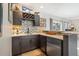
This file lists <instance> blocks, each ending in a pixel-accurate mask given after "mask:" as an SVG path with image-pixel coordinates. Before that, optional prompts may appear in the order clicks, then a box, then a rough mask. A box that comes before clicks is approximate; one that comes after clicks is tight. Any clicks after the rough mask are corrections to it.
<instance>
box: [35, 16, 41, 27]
mask: <svg viewBox="0 0 79 59" xmlns="http://www.w3.org/2000/svg"><path fill="white" fill-rule="evenodd" d="M34 20H35V24H34V26H40V16H39V15H35V19H34Z"/></svg>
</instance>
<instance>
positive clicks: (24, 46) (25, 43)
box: [20, 36, 30, 53]
mask: <svg viewBox="0 0 79 59" xmlns="http://www.w3.org/2000/svg"><path fill="white" fill-rule="evenodd" d="M29 42H30V38H28V36H22V37H21V46H20V47H21V53H23V52H26V51H29V50H30V43H29Z"/></svg>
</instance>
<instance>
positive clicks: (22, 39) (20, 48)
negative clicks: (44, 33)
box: [12, 35, 39, 55]
mask: <svg viewBox="0 0 79 59" xmlns="http://www.w3.org/2000/svg"><path fill="white" fill-rule="evenodd" d="M38 37H39V35H27V36H18V37H12V55H19V54H21V53H24V52H27V51H31V50H33V49H36V48H39V38H38Z"/></svg>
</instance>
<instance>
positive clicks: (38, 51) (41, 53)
mask: <svg viewBox="0 0 79 59" xmlns="http://www.w3.org/2000/svg"><path fill="white" fill-rule="evenodd" d="M20 56H45V54H44V53H43V52H42V51H41V50H40V49H35V50H33V51H30V52H25V53H23V54H21V55H20Z"/></svg>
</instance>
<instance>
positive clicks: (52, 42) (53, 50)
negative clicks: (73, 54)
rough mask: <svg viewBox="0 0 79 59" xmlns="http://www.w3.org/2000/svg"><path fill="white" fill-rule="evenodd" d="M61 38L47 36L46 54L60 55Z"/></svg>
mask: <svg viewBox="0 0 79 59" xmlns="http://www.w3.org/2000/svg"><path fill="white" fill-rule="evenodd" d="M62 43H63V42H62V40H59V39H56V38H50V37H47V55H48V56H61V55H63V54H62V51H63V49H62Z"/></svg>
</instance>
